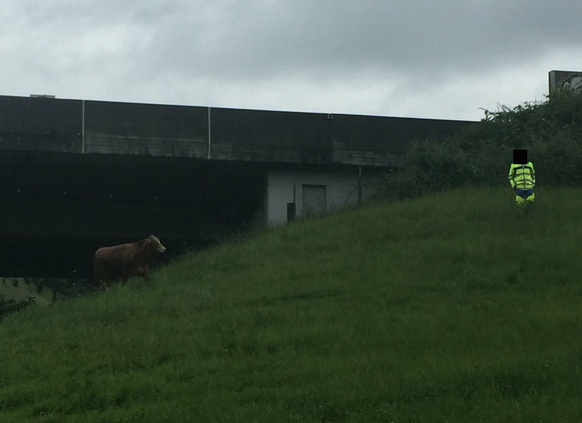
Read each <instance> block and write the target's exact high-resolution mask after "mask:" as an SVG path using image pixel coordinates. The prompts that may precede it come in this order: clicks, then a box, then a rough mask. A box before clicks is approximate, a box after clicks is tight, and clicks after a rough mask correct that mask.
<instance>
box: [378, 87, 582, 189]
mask: <svg viewBox="0 0 582 423" xmlns="http://www.w3.org/2000/svg"><path fill="white" fill-rule="evenodd" d="M581 143H582V92H581V91H561V92H558V93H557V94H555V95H552V96H551V97H548V98H547V99H546V101H545V102H538V103H524V104H522V105H519V106H517V107H515V108H513V109H509V108H507V107H500V108H499V110H497V111H495V112H491V111H488V110H485V118H484V119H482V120H481V121H480V122H477V123H475V124H470V125H467V126H466V127H464V128H463V129H461V130H460V131H459V132H458V133H456V134H455V135H453V136H451V137H448V138H440V137H438V136H431V137H429V138H428V139H426V140H417V141H415V142H413V143H412V145H411V148H410V149H409V151H408V152H407V153H406V155H405V157H404V162H405V165H404V166H403V167H402V168H400V169H398V170H397V171H392V172H390V173H388V174H386V175H385V176H384V178H382V179H381V182H380V184H379V185H380V187H379V189H378V192H379V193H380V194H379V195H381V196H384V197H385V198H386V197H393V198H398V199H405V198H412V197H417V196H420V195H423V194H426V193H430V192H438V191H443V190H449V189H454V188H458V187H462V186H474V187H477V186H500V185H503V184H507V183H508V182H507V172H508V170H509V165H510V164H511V161H512V151H513V149H516V148H526V149H527V150H528V158H529V159H530V160H531V161H532V162H533V163H534V166H535V169H536V176H537V181H536V183H537V184H540V183H541V184H543V185H544V186H548V187H570V186H577V185H580V184H581V183H582V170H581V169H580V166H579V163H580V161H581V159H582V145H581ZM507 186H509V185H507Z"/></svg>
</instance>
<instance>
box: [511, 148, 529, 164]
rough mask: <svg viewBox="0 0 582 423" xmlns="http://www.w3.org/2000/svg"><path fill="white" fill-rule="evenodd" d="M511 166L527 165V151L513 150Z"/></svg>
mask: <svg viewBox="0 0 582 423" xmlns="http://www.w3.org/2000/svg"><path fill="white" fill-rule="evenodd" d="M513 164H527V150H513Z"/></svg>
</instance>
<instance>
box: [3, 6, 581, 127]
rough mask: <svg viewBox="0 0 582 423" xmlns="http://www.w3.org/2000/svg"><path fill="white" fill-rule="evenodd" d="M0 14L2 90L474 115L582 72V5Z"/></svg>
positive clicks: (37, 9) (52, 9)
mask: <svg viewBox="0 0 582 423" xmlns="http://www.w3.org/2000/svg"><path fill="white" fill-rule="evenodd" d="M0 6H1V7H0V60H1V61H0V64H1V65H0V86H1V89H0V95H15V96H28V95H29V94H52V95H56V96H57V97H58V98H73V99H86V100H111V101H124V102H139V103H162V104H180V105H195V106H213V107H232V108H249V109H262V110H291V111H305V112H325V113H329V112H331V113H348V114H370V115H381V116H406V117H421V118H442V119H461V120H479V119H481V118H483V117H484V113H483V110H481V109H488V110H496V109H497V107H498V105H499V104H501V105H506V106H508V107H514V106H516V105H518V104H522V103H524V102H530V101H543V100H544V99H545V95H547V93H548V72H549V71H550V70H582V1H581V0H552V1H550V0H439V1H437V0H400V1H395V0H392V1H391V0H286V1H284V0H183V1H182V0H173V1H161V0H140V1H137V0H90V1H89V0H2V2H1V4H0Z"/></svg>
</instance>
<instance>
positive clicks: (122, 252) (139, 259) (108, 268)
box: [93, 235, 166, 291]
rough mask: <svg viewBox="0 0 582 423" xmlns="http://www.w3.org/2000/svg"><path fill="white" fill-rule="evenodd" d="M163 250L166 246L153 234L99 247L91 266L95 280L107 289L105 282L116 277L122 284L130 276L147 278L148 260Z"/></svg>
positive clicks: (103, 288) (104, 289)
mask: <svg viewBox="0 0 582 423" xmlns="http://www.w3.org/2000/svg"><path fill="white" fill-rule="evenodd" d="M164 251H166V247H164V246H163V245H162V243H161V242H160V240H159V239H158V238H157V237H155V236H153V235H150V236H149V237H147V238H146V239H142V240H141V241H138V242H132V243H128V244H121V245H115V246H113V247H103V248H99V249H98V250H97V251H96V252H95V260H94V266H93V276H94V278H95V282H97V283H99V284H100V285H101V289H102V290H103V291H107V290H108V289H109V287H108V286H107V282H111V281H114V280H117V279H121V281H122V284H124V283H125V282H127V279H129V277H131V276H141V277H143V278H144V279H146V280H147V279H148V270H149V269H148V262H149V261H150V260H151V259H152V258H153V257H154V256H155V255H156V254H158V253H163V252H164Z"/></svg>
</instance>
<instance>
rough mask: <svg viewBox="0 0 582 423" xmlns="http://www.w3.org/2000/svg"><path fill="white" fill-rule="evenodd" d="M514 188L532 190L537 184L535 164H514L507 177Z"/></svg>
mask: <svg viewBox="0 0 582 423" xmlns="http://www.w3.org/2000/svg"><path fill="white" fill-rule="evenodd" d="M507 178H508V179H509V183H510V184H511V187H512V188H521V189H530V188H533V187H534V185H535V184H536V172H535V171H534V167H533V163H532V162H528V163H527V164H512V165H511V166H510V167H509V175H508V176H507Z"/></svg>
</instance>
